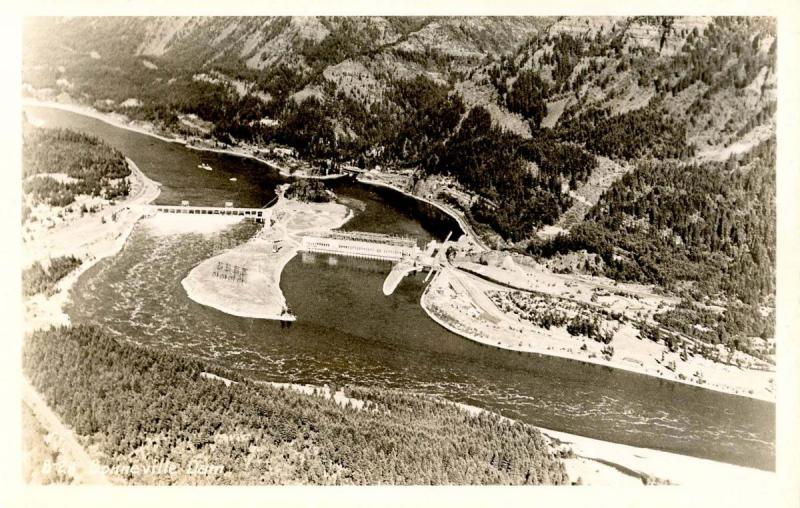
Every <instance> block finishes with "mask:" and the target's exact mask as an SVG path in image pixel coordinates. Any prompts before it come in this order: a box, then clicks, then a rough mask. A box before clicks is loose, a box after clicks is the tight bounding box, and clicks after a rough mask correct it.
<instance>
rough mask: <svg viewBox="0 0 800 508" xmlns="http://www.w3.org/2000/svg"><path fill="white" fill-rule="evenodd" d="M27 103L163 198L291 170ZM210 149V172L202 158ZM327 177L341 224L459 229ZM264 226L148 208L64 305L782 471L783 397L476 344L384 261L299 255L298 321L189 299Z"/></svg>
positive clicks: (79, 317) (231, 350)
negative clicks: (172, 218)
mask: <svg viewBox="0 0 800 508" xmlns="http://www.w3.org/2000/svg"><path fill="white" fill-rule="evenodd" d="M25 110H26V111H27V112H28V114H29V115H33V116H34V117H35V118H37V119H41V120H44V122H45V126H47V127H69V128H72V129H75V130H79V131H82V132H85V133H88V134H91V135H94V136H97V137H100V138H101V139H103V140H105V141H106V142H108V143H109V144H111V145H112V146H114V147H116V148H118V149H119V150H120V151H122V152H123V153H124V154H125V155H126V156H128V157H130V158H131V159H132V160H133V161H134V162H136V164H137V165H138V166H139V168H140V169H141V170H142V171H143V172H145V173H146V174H147V175H148V176H149V177H151V178H153V179H154V180H157V181H159V182H161V183H162V184H163V187H162V193H161V195H160V196H159V198H158V203H163V204H176V203H179V202H180V201H181V200H184V199H185V200H189V201H190V202H191V203H192V204H198V205H199V204H205V205H220V204H222V203H223V202H224V201H233V202H234V203H235V204H236V205H237V206H262V205H263V204H265V203H267V202H268V201H269V200H270V199H271V198H272V196H273V195H274V194H273V189H274V187H275V186H276V185H278V184H279V183H282V182H285V181H287V180H286V179H285V178H283V177H281V176H280V175H279V174H277V173H276V172H275V171H274V170H271V169H269V168H268V167H266V166H265V165H263V164H260V163H258V162H256V161H252V160H248V159H245V158H241V157H236V156H230V155H223V154H218V153H213V152H199V151H195V150H191V149H188V148H186V147H184V146H182V145H179V144H175V143H168V142H164V141H160V140H158V139H155V138H152V137H149V136H145V135H143V134H138V133H135V132H132V131H128V130H124V129H120V128H117V127H113V126H111V125H108V124H106V123H104V122H101V121H99V120H96V119H92V118H88V117H84V116H81V115H77V114H74V113H69V112H66V111H61V110H55V109H48V108H39V107H26V108H25ZM201 162H205V163H207V164H209V165H210V166H212V167H213V168H214V171H203V170H200V169H198V168H197V165H198V164H200V163H201ZM234 176H235V177H236V178H237V181H236V182H231V181H230V178H231V177H234ZM331 185H332V186H333V187H334V190H335V191H336V193H337V195H339V196H340V197H342V198H343V199H344V200H345V201H346V203H347V204H348V205H349V206H352V207H353V208H354V209H355V210H356V211H357V213H356V216H355V217H354V218H353V219H352V220H351V221H350V222H349V223H348V224H347V225H346V226H345V228H344V229H352V230H362V231H376V232H386V233H394V234H403V235H408V236H412V237H414V238H416V239H417V240H418V241H419V242H420V243H422V242H427V241H428V240H430V239H431V238H443V237H444V236H445V235H446V234H447V232H448V231H453V232H454V234H455V235H456V236H457V234H458V233H459V232H460V230H459V229H458V225H457V224H455V222H454V221H453V220H452V219H450V218H448V217H447V216H445V215H443V214H441V213H440V212H437V211H436V210H435V209H434V208H433V207H431V206H430V205H426V204H421V203H419V202H417V201H416V200H413V198H409V197H406V196H403V195H401V194H399V193H396V192H394V191H391V190H386V189H376V188H370V187H367V186H364V185H362V184H359V183H356V182H352V181H349V180H346V181H341V180H340V181H336V182H335V183H331ZM254 227H255V226H253V225H239V226H234V227H232V228H230V229H229V230H227V231H225V232H223V233H221V234H217V235H200V234H186V235H173V236H163V235H162V236H160V235H156V234H154V233H153V232H152V231H151V230H150V229H149V228H148V226H147V225H146V222H145V223H140V224H139V225H137V227H136V229H135V230H134V232H133V234H132V235H131V237H130V239H129V240H128V243H127V244H126V247H125V249H124V250H123V251H122V252H121V253H119V254H118V255H116V256H115V257H113V258H109V259H106V260H104V261H102V262H100V263H98V264H97V265H96V266H94V267H93V268H92V269H90V270H89V271H87V272H86V273H85V274H84V275H83V276H82V277H81V278H80V280H79V281H78V283H77V284H76V286H75V288H74V290H73V295H72V304H71V305H70V307H69V308H68V313H69V315H70V317H71V318H72V320H73V322H77V323H95V324H98V325H100V326H103V327H105V328H107V329H109V330H112V331H113V332H115V333H117V334H119V335H120V337H123V338H126V339H127V340H130V341H132V342H135V343H138V344H141V345H144V346H147V347H152V348H157V349H163V350H170V351H177V352H180V353H182V354H189V355H193V356H196V357H198V358H203V359H206V360H209V361H213V362H217V363H218V364H220V365H223V366H225V367H228V368H233V369H237V370H239V371H241V372H242V373H244V374H247V375H249V376H251V377H253V378H257V379H263V380H270V381H278V382H295V383H313V384H322V383H336V384H346V383H350V384H358V385H364V386H380V387H386V388H395V389H401V390H404V391H407V392H416V393H427V394H433V395H437V396H442V397H445V398H447V399H450V400H453V401H456V402H463V403H466V404H471V405H475V406H479V407H482V408H486V409H489V410H491V411H495V412H498V413H500V414H502V415H504V416H507V417H510V418H515V419H518V420H521V421H524V422H527V423H531V424H534V425H539V426H542V427H547V428H551V429H554V430H560V431H564V432H569V433H573V434H579V435H584V436H588V437H592V438H596V439H602V440H607V441H613V442H619V443H624V444H629V445H634V446H642V447H648V448H655V449H660V450H665V451H670V452H675V453H681V454H686V455H692V456H697V457H703V458H709V459H714V460H720V461H724V462H730V463H734V464H740V465H746V466H751V467H758V468H762V469H768V470H774V461H775V458H774V457H775V405H774V404H771V403H768V402H763V401H758V400H754V399H749V398H745V397H739V396H734V395H727V394H723V393H719V392H714V391H710V390H704V389H701V388H697V387H692V386H688V385H683V384H678V383H673V382H669V381H664V380H659V379H657V378H652V377H647V376H642V375H638V374H634V373H629V372H624V371H619V370H615V369H611V368H608V367H603V366H597V365H590V364H585V363H581V362H577V361H572V360H566V359H561V358H553V357H547V356H542V355H537V354H530V353H516V352H511V351H504V350H500V349H496V348H492V347H489V346H484V345H481V344H477V343H475V342H472V341H470V340H467V339H465V338H462V337H460V336H458V335H455V334H452V333H450V332H448V331H447V330H445V329H443V328H442V327H440V326H439V325H437V324H436V323H434V322H433V321H432V320H430V319H429V318H428V317H427V315H426V314H425V312H424V311H423V310H422V308H421V307H420V305H419V298H420V296H421V293H422V290H423V289H424V287H425V283H424V282H423V279H424V277H425V275H424V274H416V275H412V276H409V277H407V278H406V279H404V280H403V282H402V283H401V284H400V286H399V287H398V288H397V290H396V292H395V293H394V294H393V295H391V296H388V297H387V296H384V295H383V293H382V291H381V287H382V284H383V280H384V278H385V277H386V275H387V274H388V273H389V270H390V268H391V266H390V265H389V263H384V262H378V261H368V260H357V259H351V258H341V257H335V256H327V255H309V254H305V255H298V256H297V257H295V258H294V259H293V260H292V261H291V262H290V263H289V264H288V265H287V266H286V268H285V269H284V272H283V277H282V279H281V287H282V289H283V292H284V294H285V295H286V299H287V302H288V304H289V306H290V308H291V311H292V313H293V314H295V315H296V316H297V318H298V319H297V321H295V322H294V323H291V324H288V325H287V324H286V323H279V322H272V321H263V320H255V319H247V318H239V317H234V316H229V315H227V314H224V313H222V312H219V311H216V310H214V309H211V308H208V307H205V306H202V305H199V304H197V303H195V302H193V301H191V300H190V299H189V298H187V296H186V294H185V292H184V290H183V288H182V287H181V284H180V282H181V280H182V279H183V278H184V277H185V276H186V274H187V273H188V272H189V271H190V270H191V269H192V268H193V267H194V266H196V265H197V264H198V263H200V262H201V261H202V260H204V259H206V258H208V257H209V256H211V255H213V254H214V253H215V252H218V251H219V249H221V248H225V247H227V246H229V245H231V244H234V243H238V242H243V241H245V240H246V239H247V238H248V237H249V236H251V235H252V234H253V232H254Z"/></svg>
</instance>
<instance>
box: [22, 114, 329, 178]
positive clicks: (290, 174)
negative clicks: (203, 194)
mask: <svg viewBox="0 0 800 508" xmlns="http://www.w3.org/2000/svg"><path fill="white" fill-rule="evenodd" d="M22 105H23V107H24V106H33V107H42V108H52V109H60V110H62V111H68V112H70V113H75V114H78V115H83V116H87V117H89V118H94V119H95V120H100V121H101V122H104V123H107V124H109V125H111V126H114V127H117V128H119V129H125V130H129V131H132V132H136V133H138V134H144V135H145V136H150V137H153V138H156V139H159V140H161V141H166V142H167V143H177V144H180V145H183V146H185V147H186V148H190V149H192V150H196V151H199V152H214V153H220V154H225V155H234V156H237V157H244V158H247V159H251V160H254V161H257V162H260V163H262V164H264V165H266V166H268V167H270V168H271V169H274V170H276V171H278V172H279V173H280V174H281V176H284V177H287V178H310V179H318V180H333V179H337V178H343V177H344V176H345V175H344V174H335V175H315V174H311V173H309V172H307V171H304V170H297V171H290V170H289V169H288V168H285V167H283V166H281V165H279V164H276V163H275V162H273V161H270V160H267V159H264V158H263V157H258V156H257V155H254V154H253V153H249V152H248V149H247V148H242V147H238V146H232V147H229V148H216V147H210V146H203V145H201V144H196V143H198V142H201V140H200V139H194V138H189V137H185V136H176V135H175V134H172V133H170V134H171V135H170V136H166V134H167V133H166V132H162V133H158V132H156V128H155V126H154V125H153V124H151V123H150V122H142V121H134V120H130V119H128V118H127V117H126V116H124V115H120V114H117V113H103V112H100V111H97V110H96V109H94V108H92V107H90V106H84V105H81V104H73V103H62V102H52V101H40V100H38V99H32V98H24V99H23V100H22ZM253 150H254V149H250V151H253Z"/></svg>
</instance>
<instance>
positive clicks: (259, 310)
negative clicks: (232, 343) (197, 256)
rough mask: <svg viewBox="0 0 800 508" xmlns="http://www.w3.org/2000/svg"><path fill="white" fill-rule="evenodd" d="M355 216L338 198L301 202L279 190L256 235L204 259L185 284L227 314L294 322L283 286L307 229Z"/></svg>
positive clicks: (193, 295)
mask: <svg viewBox="0 0 800 508" xmlns="http://www.w3.org/2000/svg"><path fill="white" fill-rule="evenodd" d="M351 217H352V212H351V211H350V210H349V209H348V208H347V207H346V206H344V205H341V204H339V203H335V202H330V203H302V202H299V201H295V200H290V199H286V198H285V197H284V196H283V192H280V194H279V196H278V201H277V202H276V203H275V205H274V206H273V207H272V208H269V209H267V211H266V214H265V226H264V228H262V229H261V231H259V232H258V233H257V234H256V235H255V237H253V238H252V239H250V240H249V241H248V242H246V243H244V244H242V245H239V246H237V247H234V248H233V249H230V250H228V251H226V252H223V253H222V254H219V255H217V256H214V257H212V258H209V259H207V260H205V261H203V262H202V263H200V264H199V265H197V266H196V267H195V268H193V269H192V270H191V271H190V272H189V274H188V275H187V276H186V278H185V279H183V281H181V285H182V286H183V288H184V290H185V291H186V294H187V296H188V297H189V298H190V299H191V300H193V301H195V302H197V303H199V304H201V305H206V306H209V307H212V308H215V309H217V310H219V311H221V312H225V313H226V314H230V315H233V316H239V317H249V318H256V319H273V320H279V321H294V320H295V319H296V318H295V316H293V315H292V314H291V311H290V309H289V308H288V305H287V304H286V298H285V296H284V295H283V291H282V290H281V287H280V283H281V273H282V272H283V268H284V267H285V266H286V264H287V263H288V262H289V261H290V260H291V259H292V258H293V257H294V256H295V255H296V254H297V252H298V249H299V247H300V242H301V237H302V235H303V234H307V233H311V232H325V231H330V230H332V229H336V228H339V227H341V226H343V225H344V224H345V223H346V222H347V221H348V220H350V218H351ZM242 270H244V271H245V274H244V275H242Z"/></svg>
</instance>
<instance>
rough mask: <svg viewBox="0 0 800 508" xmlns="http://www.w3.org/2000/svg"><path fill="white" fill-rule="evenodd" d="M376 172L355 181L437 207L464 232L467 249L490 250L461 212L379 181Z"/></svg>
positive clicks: (363, 174)
mask: <svg viewBox="0 0 800 508" xmlns="http://www.w3.org/2000/svg"><path fill="white" fill-rule="evenodd" d="M376 173H377V174H380V173H379V172H369V173H362V174H361V175H359V176H358V177H357V178H356V181H358V182H359V183H363V184H366V185H373V186H375V187H383V188H386V189H391V190H393V191H395V192H399V193H400V194H403V195H405V196H408V197H411V198H414V199H416V200H419V201H422V202H423V203H427V204H429V205H431V206H435V207H436V208H438V209H439V210H441V211H442V212H444V213H445V214H447V215H449V216H450V217H452V218H453V220H455V221H456V222H457V223H458V226H459V227H460V228H461V230H462V231H463V232H464V235H465V236H466V237H467V244H468V247H467V248H468V249H469V247H472V249H471V250H474V251H476V252H485V251H489V250H490V249H489V247H487V246H486V244H485V243H483V240H481V238H480V236H479V235H478V234H477V233H476V232H475V230H474V229H472V226H470V224H469V222H468V221H467V219H466V218H465V217H464V216H463V215H462V214H460V213H458V212H456V211H455V210H453V209H452V208H450V207H449V206H447V205H445V204H443V203H439V202H437V201H433V200H430V199H427V198H424V197H422V196H417V195H416V194H413V193H411V192H408V191H407V190H404V189H401V188H400V187H398V186H396V185H394V184H392V183H389V182H384V181H381V180H379V179H376V178H375V174H376Z"/></svg>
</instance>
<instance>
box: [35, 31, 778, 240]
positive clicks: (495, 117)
mask: <svg viewBox="0 0 800 508" xmlns="http://www.w3.org/2000/svg"><path fill="white" fill-rule="evenodd" d="M24 43H25V44H24V47H25V55H24V64H23V82H24V84H25V85H27V90H28V91H29V92H31V93H34V94H35V95H37V96H39V97H44V98H48V97H49V98H56V97H58V98H60V100H67V101H77V102H81V103H85V104H90V105H93V106H94V107H95V108H97V109H100V110H104V111H116V112H120V113H123V114H125V115H127V116H129V117H131V118H134V119H141V120H147V121H151V122H153V123H155V124H156V125H157V126H160V127H162V128H164V129H165V130H167V131H172V132H178V133H183V134H194V135H201V136H205V137H213V138H216V139H219V140H221V141H224V142H226V143H235V142H252V143H255V144H256V145H265V144H270V143H280V144H287V145H290V146H293V147H295V148H296V149H297V150H298V151H299V152H300V153H301V155H303V156H304V157H308V158H310V159H320V158H322V159H328V160H330V159H332V160H334V161H339V162H351V163H354V164H357V165H359V166H363V167H371V166H373V165H375V164H379V165H381V166H389V167H393V166H406V167H409V166H410V167H414V168H419V169H420V170H422V171H423V172H428V173H431V172H433V173H439V172H442V171H441V170H440V169H439V168H437V166H439V165H440V164H439V163H440V161H441V156H442V153H443V152H442V150H441V149H440V148H438V149H437V146H441V145H445V144H447V142H448V141H449V140H450V139H451V138H453V137H456V134H457V127H458V125H459V124H460V122H461V121H462V120H463V119H465V118H466V117H467V114H468V113H469V111H470V110H472V109H475V108H483V109H485V110H486V111H487V112H488V113H489V115H490V117H491V123H492V125H494V126H497V127H499V128H500V129H501V130H505V131H507V132H508V136H507V139H509V140H512V141H514V142H517V141H518V140H517V138H521V139H528V138H535V139H537V140H539V141H538V143H539V144H543V143H548V144H549V145H550V148H549V150H550V151H554V150H560V151H562V152H563V151H564V150H565V149H566V148H565V146H574V145H577V146H580V147H582V148H583V149H585V150H586V151H588V152H589V153H591V154H596V155H602V156H606V157H609V158H611V159H616V160H620V161H622V160H627V161H631V160H637V159H640V158H643V157H645V158H646V157H656V158H660V159H663V158H670V159H671V158H675V159H687V158H690V157H699V158H702V159H704V160H708V159H712V160H725V159H726V158H727V157H728V156H729V155H731V154H733V153H741V152H744V151H746V150H747V149H748V148H750V147H752V146H755V145H757V144H758V143H760V142H762V141H764V140H766V139H767V138H768V137H769V136H770V134H771V133H772V132H774V127H773V124H774V112H775V104H776V79H775V44H776V42H775V26H774V20H770V19H762V18H732V17H725V18H672V17H626V18H602V17H565V18H547V17H542V18H524V17H514V18H502V17H490V18H482V17H474V18H473V17H469V18H454V17H449V18H436V17H419V18H414V17H411V18H381V17H374V18H342V17H333V18H326V17H320V18H283V17H279V18H225V17H214V18H204V17H199V18H66V19H55V18H44V19H35V20H29V21H28V22H27V24H26V27H25V31H24ZM187 115H194V116H192V117H190V118H187ZM198 125H200V126H202V125H207V126H208V128H207V129H203V128H198V127H197V126H198ZM485 146H486V148H487V149H489V148H490V147H493V144H492V143H489V144H486V145H485ZM491 149H492V150H493V149H494V148H491ZM432 156H436V157H434V158H432ZM511 159H513V161H514V164H517V163H520V164H522V165H524V166H525V167H526V168H527V171H528V172H532V173H534V174H535V173H536V172H537V171H538V170H539V169H541V168H540V167H539V166H538V164H539V161H536V160H531V159H530V158H529V157H526V156H525V154H520V153H516V152H515V153H512V154H511ZM453 162H454V161H449V163H448V161H445V163H444V165H447V166H453V165H454V164H453ZM474 166H475V167H474V170H473V171H472V172H478V173H480V172H486V173H495V172H497V167H498V166H497V164H495V161H494V160H493V157H491V154H487V155H484V156H482V157H481V161H480V162H479V163H478V164H475V165H474ZM592 166H594V165H592ZM545 171H547V170H545ZM444 173H448V171H444ZM514 173H515V171H511V172H510V176H509V178H508V179H509V180H516V181H520V178H519V176H514ZM577 173H578V175H577V176H576V175H573V174H570V173H569V172H567V173H563V174H562V175H561V183H562V184H563V185H562V187H561V189H560V190H558V185H557V184H556V183H557V182H555V181H554V180H545V181H543V180H541V179H538V180H536V181H530V182H527V183H529V184H531V185H533V186H534V187H536V188H535V189H533V190H531V191H529V193H530V194H531V195H530V196H528V197H527V198H526V199H519V200H514V206H513V207H512V206H507V207H505V208H504V209H503V210H502V211H503V213H504V214H505V215H508V216H517V215H521V216H526V215H536V216H542V220H539V221H534V222H531V223H530V224H529V227H524V228H520V227H515V226H513V225H510V224H499V225H498V224H495V225H494V229H495V230H496V231H497V232H498V233H499V234H500V236H501V237H503V238H504V239H506V240H509V239H510V240H514V241H517V240H519V239H523V238H527V237H530V236H531V235H532V233H533V232H534V231H535V230H536V229H537V228H538V227H539V226H541V225H543V224H551V223H553V222H555V220H556V219H557V218H558V217H559V215H560V214H561V213H563V212H564V211H565V210H566V209H568V208H569V207H570V206H571V205H572V204H574V203H572V202H571V200H572V198H571V197H570V196H569V195H568V194H569V191H570V190H576V189H581V188H582V186H583V185H585V184H586V181H587V180H588V176H589V175H588V174H586V171H585V170H584V169H579V170H578V171H577ZM614 173H619V174H621V173H622V171H615V172H614ZM482 178H483V177H481V176H480V175H476V176H475V177H469V178H467V180H471V181H475V182H478V181H481V180H482ZM503 179H504V177H500V180H503ZM462 185H465V186H466V190H467V191H469V192H473V193H476V194H478V195H479V196H481V197H482V198H487V199H488V200H489V201H494V199H493V198H492V194H493V193H496V192H498V189H497V187H496V186H495V187H494V189H492V188H490V187H487V186H473V187H470V186H469V185H467V184H464V183H463V181H462ZM604 188H605V186H604V187H603V188H601V189H600V191H602V190H603V189H604ZM583 194H584V195H599V192H586V193H583ZM534 201H535V202H546V203H557V204H558V205H551V204H549V205H546V208H547V209H548V210H550V211H549V212H546V213H542V210H543V209H542V206H533V207H531V206H526V205H525V203H532V202H534ZM477 204H478V206H483V205H484V204H485V202H484V201H483V200H478V203H477ZM589 204H590V205H591V204H594V199H592V201H591V202H590V203H589ZM475 212H476V214H475V215H482V214H481V211H480V210H476V211H475ZM498 226H499V227H498Z"/></svg>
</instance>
